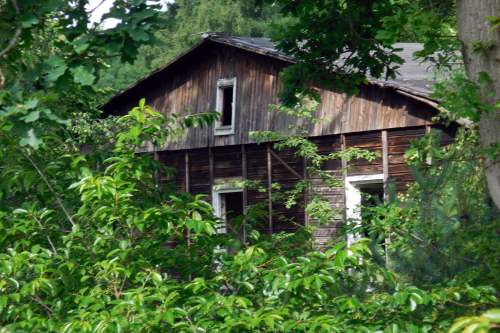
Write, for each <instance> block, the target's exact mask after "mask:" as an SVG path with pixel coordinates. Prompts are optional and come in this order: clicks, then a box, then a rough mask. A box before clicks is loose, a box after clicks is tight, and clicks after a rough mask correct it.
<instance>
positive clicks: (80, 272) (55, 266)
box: [0, 104, 498, 332]
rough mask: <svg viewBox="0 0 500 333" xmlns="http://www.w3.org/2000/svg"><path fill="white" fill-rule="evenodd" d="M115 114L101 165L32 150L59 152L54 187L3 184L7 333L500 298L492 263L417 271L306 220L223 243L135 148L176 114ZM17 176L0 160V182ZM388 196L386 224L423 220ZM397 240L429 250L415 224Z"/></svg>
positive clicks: (316, 325)
mask: <svg viewBox="0 0 500 333" xmlns="http://www.w3.org/2000/svg"><path fill="white" fill-rule="evenodd" d="M210 121H211V120H210V116H204V117H201V118H197V117H196V118H192V119H191V120H190V121H188V125H189V126H190V125H193V124H200V125H202V124H206V123H208V122H210ZM118 122H119V123H122V124H123V126H122V128H124V130H123V131H121V132H120V133H117V134H116V135H115V136H114V140H113V142H114V143H113V146H114V149H113V154H112V156H111V157H109V158H107V159H105V160H104V162H103V163H102V165H99V166H97V164H98V163H96V162H95V160H94V159H93V158H92V156H91V155H92V153H89V154H87V155H81V154H79V153H73V154H69V153H68V152H67V153H66V154H60V153H59V152H58V154H54V152H53V151H52V150H50V149H46V150H44V149H43V148H42V150H39V151H25V155H24V157H23V159H25V160H26V161H25V162H26V164H25V166H26V167H25V170H19V171H20V172H23V171H24V172H28V171H29V169H30V168H31V169H32V168H33V166H34V165H37V164H31V163H30V160H32V161H34V162H35V161H38V159H39V158H41V157H42V156H44V155H47V154H50V159H52V161H53V162H52V163H53V164H50V165H47V166H46V168H45V167H44V169H43V170H40V174H39V175H40V177H42V175H43V177H46V178H47V181H48V184H50V185H51V188H52V190H50V189H47V187H48V184H46V183H45V184H44V183H43V182H42V183H41V184H39V186H40V187H41V188H42V187H44V188H45V192H43V193H45V195H44V196H43V197H40V196H35V197H30V194H29V193H28V192H29V189H30V188H31V187H30V186H28V187H27V188H22V187H17V186H19V185H21V184H20V183H16V185H14V186H11V187H9V190H8V191H6V188H5V187H2V194H3V197H4V198H7V199H10V202H11V204H9V205H8V206H2V209H1V213H0V221H1V223H0V227H1V229H2V230H1V232H0V235H2V237H1V238H0V243H1V248H2V249H3V250H2V253H1V254H0V290H1V293H0V295H1V296H0V322H1V323H2V329H1V331H2V332H23V331H25V332H35V331H44V332H165V331H168V332H193V331H196V332H290V331H293V332H332V331H333V332H374V331H385V332H397V331H408V332H430V331H443V330H446V329H447V328H448V327H450V325H451V324H452V322H453V319H454V318H455V317H457V316H461V315H466V314H470V313H471V312H477V311H481V310H486V309H487V308H488V307H490V306H492V305H493V304H495V303H496V302H497V296H496V291H495V289H494V288H493V287H491V286H487V285H483V283H487V282H490V281H492V280H491V279H489V278H486V279H482V278H481V276H479V273H481V274H483V273H485V272H486V268H485V267H483V266H482V265H478V266H476V267H474V270H476V272H477V274H472V275H471V274H470V273H471V270H470V269H469V270H465V271H462V272H458V273H453V274H450V275H448V276H447V278H446V279H442V280H441V281H439V282H436V281H431V282H432V283H429V281H427V280H425V279H424V280H423V281H419V280H418V279H417V280H415V279H413V278H412V277H411V274H406V275H405V274H403V272H402V271H401V270H399V268H397V267H396V268H395V269H391V268H390V267H386V266H385V265H381V264H379V263H378V262H377V261H376V260H374V257H373V256H372V253H373V252H372V249H371V246H370V240H369V239H364V240H361V241H359V242H357V243H355V244H354V245H353V246H351V247H349V248H347V247H346V244H345V243H343V242H340V243H338V244H336V245H335V246H333V247H331V248H329V249H328V250H326V251H324V252H321V251H316V250H314V249H313V248H311V241H310V239H311V238H310V236H311V232H312V230H310V229H303V230H300V231H299V232H297V233H295V234H289V235H286V234H278V235H273V236H260V235H258V234H256V233H254V234H253V235H251V237H249V243H248V244H246V245H244V246H242V248H241V250H239V251H237V252H236V253H234V254H233V253H228V252H227V251H220V248H221V247H226V246H228V244H229V243H228V242H229V239H228V237H227V236H224V235H218V234H216V233H215V227H216V223H217V222H216V219H215V218H214V217H213V215H212V210H211V207H210V205H209V204H208V203H207V202H205V201H204V200H203V198H202V197H199V196H195V197H193V196H190V195H188V194H176V193H173V192H171V191H168V187H166V185H167V184H164V183H158V179H157V177H155V175H156V174H158V172H160V171H161V170H160V169H161V168H162V166H161V165H159V164H158V163H157V162H156V161H155V160H153V159H152V158H151V157H150V156H149V155H147V154H137V153H136V149H137V148H138V147H141V146H142V145H143V144H144V143H145V142H146V141H152V140H155V139H160V140H163V139H165V138H166V137H168V136H169V135H173V134H174V133H173V132H172V131H170V130H169V127H168V124H169V123H170V121H169V120H166V119H165V118H163V117H162V116H161V115H160V114H157V113H156V112H154V111H153V110H152V109H150V108H149V107H148V106H146V105H144V104H141V105H140V106H138V107H137V108H135V109H134V110H132V112H131V113H130V114H129V115H127V116H125V117H123V118H121V119H120V120H118ZM465 141H467V140H465ZM415 149H417V150H418V149H419V148H418V146H416V147H415ZM61 150H63V151H64V148H61ZM419 151H420V150H419ZM413 154H416V152H414V153H413ZM45 157H46V158H47V157H48V156H45ZM467 161H469V160H467ZM35 163H36V162H35ZM68 171H69V172H68ZM10 172H11V170H8V169H6V168H3V169H2V180H5V179H6V177H9V175H10V174H11V173H10ZM469 172H470V170H469ZM63 174H64V175H65V176H64V177H57V175H63ZM69 183H71V185H70V186H69V187H68V186H67V185H68V184H69ZM2 184H3V181H2ZM472 185H474V186H472ZM471 186H472V187H471V188H470V189H469V191H472V190H474V189H477V187H475V186H476V185H475V184H471ZM12 189H17V191H14V192H12ZM415 191H416V192H414V193H418V190H415ZM443 192H444V193H446V191H443ZM21 193H24V194H25V197H24V199H22V198H21V199H20V198H19V195H20V194H21ZM39 193H42V191H40V192H39ZM478 195H479V194H478ZM14 197H16V198H17V199H18V200H19V199H20V200H19V202H18V203H17V205H14V204H12V203H13V200H14V199H13V198H14ZM58 197H59V198H60V200H61V203H63V205H64V207H65V210H63V209H62V206H60V205H59V204H58V200H57V198H58ZM479 197H480V195H479ZM481 199H482V198H481ZM477 200H478V202H479V199H477ZM391 205H392V206H391V207H385V208H380V207H379V208H377V209H379V210H381V211H379V213H380V214H379V215H381V213H383V214H385V215H384V216H385V217H384V219H383V221H384V228H386V227H388V225H389V227H390V228H395V227H398V228H400V229H401V230H402V231H406V230H407V229H410V230H411V229H412V228H413V227H412V226H414V224H416V225H420V224H421V222H420V221H419V218H417V217H419V216H420V214H421V211H419V208H418V207H412V206H411V205H409V206H408V207H402V208H398V207H400V206H398V205H396V204H394V203H393V204H391ZM14 207H17V208H14ZM390 217H392V218H390ZM248 218H250V217H248ZM379 220H380V218H379ZM412 222H414V224H412ZM478 223H480V222H479V221H478ZM374 225H375V226H379V224H376V223H374ZM464 229H465V228H464ZM412 231H414V230H412ZM419 231H420V229H419ZM384 232H385V230H384ZM489 232H490V231H489V230H487V232H486V231H483V233H482V234H481V235H480V236H481V237H485V234H487V233H489ZM187 235H189V237H186V236H187ZM420 236H422V235H420ZM434 237H435V239H438V240H442V237H443V236H442V235H440V234H436V235H434ZM174 240H175V242H173V241H174ZM487 240H488V239H483V238H479V239H477V242H476V241H475V240H474V241H471V242H474V243H475V244H476V246H477V248H476V249H474V248H472V249H471V248H470V246H467V247H466V248H465V249H464V251H465V250H470V251H472V253H470V254H469V255H472V256H473V257H475V256H476V255H477V256H480V255H481V253H483V252H481V251H487V250H492V248H491V247H490V245H491V244H485V243H487ZM489 240H491V239H489ZM429 241H431V239H430V238H429ZM448 241H449V240H448ZM458 241H459V240H457V242H458ZM188 242H189V244H188ZM391 246H393V250H394V251H395V252H398V253H400V254H401V255H402V254H405V253H407V254H413V255H416V256H418V253H414V252H413V251H415V249H416V248H417V247H415V246H412V239H411V238H408V237H406V236H404V234H402V236H401V237H399V238H397V239H394V243H393V244H391ZM454 246H458V244H457V243H454V242H450V245H449V247H450V248H453V249H455V248H454ZM476 251H477V252H476ZM483 254H484V253H483ZM478 259H479V258H478ZM398 260H399V258H398ZM400 262H403V261H400ZM490 268H491V269H493V270H494V271H493V272H491V273H492V274H494V273H495V272H498V267H497V266H495V265H493V266H490Z"/></svg>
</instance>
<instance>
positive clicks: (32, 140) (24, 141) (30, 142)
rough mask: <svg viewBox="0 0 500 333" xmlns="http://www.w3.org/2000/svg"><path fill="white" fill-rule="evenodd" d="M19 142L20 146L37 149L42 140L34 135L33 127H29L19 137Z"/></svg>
mask: <svg viewBox="0 0 500 333" xmlns="http://www.w3.org/2000/svg"><path fill="white" fill-rule="evenodd" d="M20 144H21V145H22V146H31V147H33V148H34V149H38V148H39V147H40V145H41V144H42V140H41V139H40V138H39V137H38V136H37V135H36V133H35V129H33V128H30V129H29V130H28V131H27V132H25V133H24V135H23V136H22V138H21V141H20Z"/></svg>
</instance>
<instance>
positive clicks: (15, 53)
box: [0, 0, 159, 149]
mask: <svg viewBox="0 0 500 333" xmlns="http://www.w3.org/2000/svg"><path fill="white" fill-rule="evenodd" d="M87 4H88V1H78V2H74V1H63V0H43V1H17V0H12V1H5V2H1V3H0V6H1V7H0V22H2V23H1V24H2V27H3V28H2V29H0V30H1V31H2V32H1V34H0V45H2V47H3V46H4V45H7V46H6V47H5V48H3V49H1V50H0V52H1V56H2V63H1V65H0V114H1V116H0V137H2V136H4V135H6V134H5V133H7V132H8V133H9V135H11V134H13V133H15V134H16V137H17V140H18V141H19V142H20V143H21V144H22V145H24V146H29V147H32V148H35V149H37V148H39V147H40V145H41V144H42V142H43V141H44V140H46V139H47V138H44V136H47V135H48V133H49V132H51V131H56V130H60V129H61V125H65V124H66V122H65V121H63V120H62V119H67V117H68V114H69V112H70V109H72V108H75V107H80V106H82V109H80V110H79V111H90V110H93V105H92V104H93V103H92V102H93V101H94V100H95V95H96V90H95V89H94V87H93V86H92V84H93V83H94V82H95V81H96V79H98V76H99V75H98V73H99V71H100V69H102V68H103V67H104V66H105V64H104V62H105V60H106V59H109V58H111V57H116V56H119V57H120V59H121V60H122V61H128V62H131V61H133V60H134V58H135V57H136V56H137V48H138V47H139V46H140V45H141V44H142V43H143V42H144V41H147V40H149V37H150V35H151V34H152V31H154V29H155V28H156V27H157V26H158V22H159V21H158V12H157V9H158V7H157V5H154V4H146V1H145V0H139V1H133V2H129V1H117V2H116V4H115V5H114V7H113V10H112V11H111V12H110V13H108V14H106V15H105V18H113V19H116V20H119V23H118V25H117V26H116V27H114V28H113V29H107V30H102V29H99V28H98V26H96V25H92V24H90V23H89V13H88V12H87V11H86V10H85V7H86V6H87ZM138 34H140V35H141V36H143V38H140V39H138V38H137V35H138ZM85 97H87V98H85ZM63 100H64V101H65V102H64V103H62V101H63ZM75 100H78V102H76V101H75ZM74 101H75V103H73V102H74ZM39 120H43V121H39Z"/></svg>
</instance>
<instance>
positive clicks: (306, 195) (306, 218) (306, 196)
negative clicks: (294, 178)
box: [302, 156, 309, 227]
mask: <svg viewBox="0 0 500 333" xmlns="http://www.w3.org/2000/svg"><path fill="white" fill-rule="evenodd" d="M302 165H303V166H304V170H303V173H302V178H303V180H304V181H305V182H306V188H305V189H304V225H305V226H306V227H307V226H309V216H308V215H307V212H306V208H307V204H308V203H309V183H308V180H307V158H306V157H305V156H304V158H303V159H302Z"/></svg>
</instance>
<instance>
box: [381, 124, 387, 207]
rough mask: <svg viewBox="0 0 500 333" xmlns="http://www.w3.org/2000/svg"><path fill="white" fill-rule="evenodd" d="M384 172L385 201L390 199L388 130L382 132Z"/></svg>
mask: <svg viewBox="0 0 500 333" xmlns="http://www.w3.org/2000/svg"><path fill="white" fill-rule="evenodd" d="M382 170H383V173H384V200H385V201H387V199H388V198H389V192H388V190H389V189H388V185H389V184H388V181H389V146H388V144H387V130H383V131H382Z"/></svg>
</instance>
